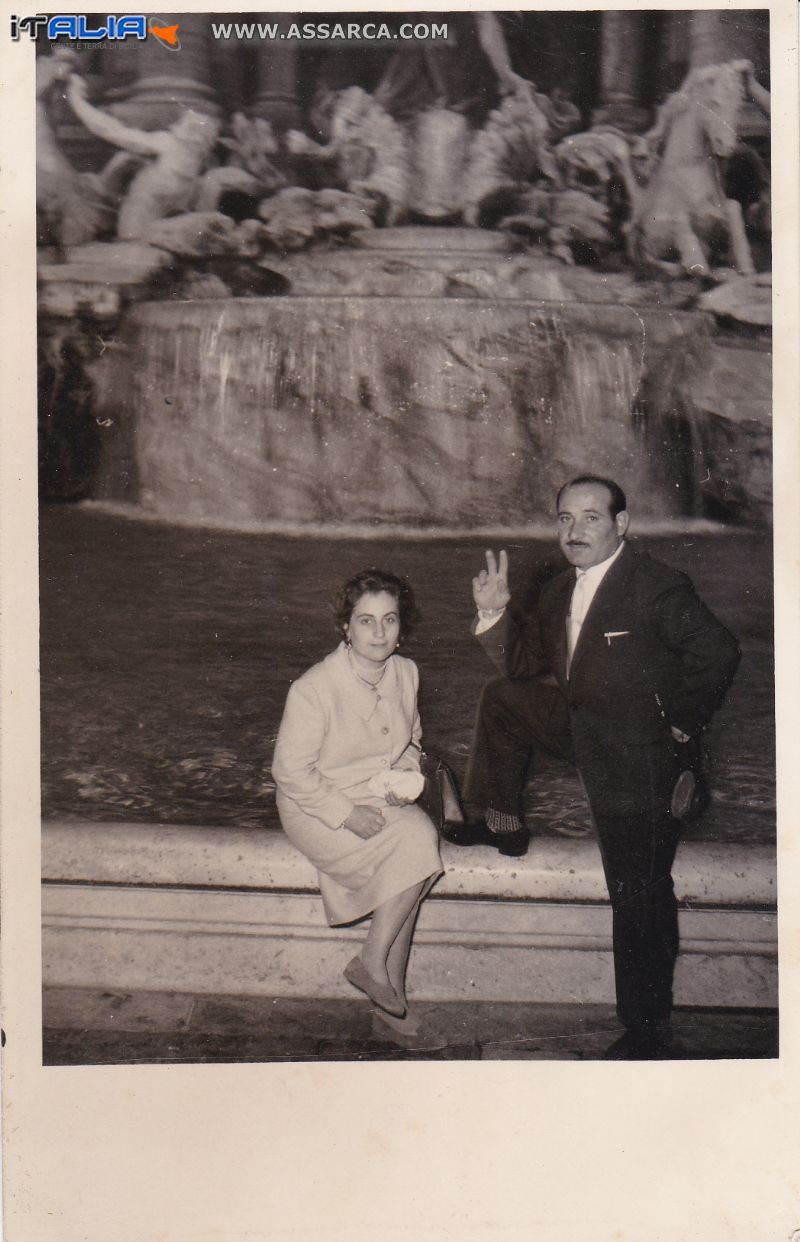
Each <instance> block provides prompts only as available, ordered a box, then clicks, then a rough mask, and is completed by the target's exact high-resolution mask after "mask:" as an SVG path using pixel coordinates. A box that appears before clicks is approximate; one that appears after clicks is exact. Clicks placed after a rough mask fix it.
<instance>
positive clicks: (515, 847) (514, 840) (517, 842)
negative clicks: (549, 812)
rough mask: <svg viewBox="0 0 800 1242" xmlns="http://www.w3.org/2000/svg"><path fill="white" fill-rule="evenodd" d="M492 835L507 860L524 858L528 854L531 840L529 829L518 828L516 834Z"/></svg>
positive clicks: (500, 833)
mask: <svg viewBox="0 0 800 1242" xmlns="http://www.w3.org/2000/svg"><path fill="white" fill-rule="evenodd" d="M491 835H492V836H493V837H494V843H495V845H496V846H497V848H498V850H499V851H500V853H501V854H505V856H506V857H507V858H523V857H524V855H525V854H527V852H528V846H529V845H530V840H531V838H530V834H529V832H528V830H527V828H518V829H517V831H516V832H493V833H492V834H491Z"/></svg>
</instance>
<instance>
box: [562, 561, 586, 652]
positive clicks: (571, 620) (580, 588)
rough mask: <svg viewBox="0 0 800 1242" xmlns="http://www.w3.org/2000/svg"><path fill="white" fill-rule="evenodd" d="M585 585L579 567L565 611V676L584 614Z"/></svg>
mask: <svg viewBox="0 0 800 1242" xmlns="http://www.w3.org/2000/svg"><path fill="white" fill-rule="evenodd" d="M587 586H588V582H587V579H586V571H585V570H581V569H579V570H578V577H577V581H576V583H575V586H574V587H573V590H572V599H571V600H570V605H569V612H568V613H567V676H569V667H570V665H571V664H572V657H573V655H574V654H575V648H576V647H577V645H578V637H579V635H580V632H581V626H582V625H583V620H584V617H585V616H586V588H587Z"/></svg>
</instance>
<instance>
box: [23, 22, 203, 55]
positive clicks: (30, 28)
mask: <svg viewBox="0 0 800 1242" xmlns="http://www.w3.org/2000/svg"><path fill="white" fill-rule="evenodd" d="M179 28H180V27H179V24H178V23H177V22H174V23H173V24H169V23H168V22H166V21H165V20H164V19H163V18H160V17H150V18H149V19H148V18H147V17H145V15H144V13H126V14H123V15H122V16H121V17H115V16H114V15H113V14H111V15H109V16H108V17H106V18H104V19H103V21H102V23H101V24H100V25H98V26H90V25H89V18H88V17H87V16H86V14H85V13H62V14H60V15H59V16H57V17H45V16H43V15H42V14H41V13H38V14H37V15H36V16H35V17H17V16H16V14H14V13H12V14H11V38H12V39H13V40H14V41H15V42H18V41H19V40H20V39H21V38H22V35H23V34H27V35H28V38H30V39H32V40H34V41H35V40H37V39H38V38H39V36H40V35H42V36H43V37H44V38H45V39H50V40H51V42H55V41H56V40H57V39H69V40H70V42H78V41H85V42H87V43H102V42H103V41H109V42H114V43H118V42H120V41H121V40H122V39H138V40H140V41H142V40H144V39H146V38H147V34H148V31H149V33H150V34H151V35H152V36H153V38H154V39H156V40H157V41H158V42H159V43H160V44H161V46H162V47H165V48H168V49H169V51H171V52H177V51H179V50H180V46H181V45H180V40H179V39H178V30H179Z"/></svg>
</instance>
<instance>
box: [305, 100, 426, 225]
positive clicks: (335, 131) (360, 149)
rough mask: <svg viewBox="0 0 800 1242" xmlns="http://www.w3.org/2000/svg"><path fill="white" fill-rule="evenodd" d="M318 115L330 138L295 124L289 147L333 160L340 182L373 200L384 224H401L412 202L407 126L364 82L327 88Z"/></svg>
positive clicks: (372, 211)
mask: <svg viewBox="0 0 800 1242" xmlns="http://www.w3.org/2000/svg"><path fill="white" fill-rule="evenodd" d="M317 115H318V117H319V120H320V124H321V127H322V128H323V129H324V130H326V131H327V136H328V142H327V144H325V145H324V146H323V145H321V144H320V143H317V142H314V140H313V139H312V138H309V137H308V135H307V134H303V133H301V132H300V131H299V130H296V129H292V130H289V132H288V134H287V135H286V145H287V147H288V150H289V152H290V153H291V154H292V155H295V156H302V157H305V158H308V159H311V160H312V161H317V162H321V163H326V164H329V165H330V166H331V168H332V169H333V170H334V176H335V180H336V183H337V185H338V187H339V188H341V189H346V190H348V191H349V192H350V193H351V194H355V195H356V196H358V197H360V198H362V199H364V200H365V201H366V202H367V203H369V204H371V209H370V214H371V215H372V216H374V217H377V218H378V219H379V220H380V222H381V223H382V224H387V225H393V224H396V223H397V222H398V220H399V219H400V218H401V216H402V215H403V213H404V211H405V209H406V204H407V202H408V180H409V168H408V150H407V145H406V139H405V135H404V133H403V130H402V128H401V126H400V125H398V123H397V122H396V121H394V120H393V119H392V118H391V117H390V116H389V114H388V112H386V111H385V109H384V108H382V107H381V105H380V104H379V103H377V102H376V100H375V99H374V98H373V97H372V95H370V94H368V93H367V92H366V91H364V90H362V89H361V87H360V86H349V87H347V89H346V90H343V91H336V92H327V93H326V94H325V95H324V96H323V97H322V98H321V99H320V101H319V103H318V107H317Z"/></svg>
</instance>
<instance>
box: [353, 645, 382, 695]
mask: <svg viewBox="0 0 800 1242" xmlns="http://www.w3.org/2000/svg"><path fill="white" fill-rule="evenodd" d="M347 663H348V664H349V665H350V669H351V671H352V672H353V675H354V676H355V677H357V678H358V680H359V681H360V682H362V683H363V684H364V685H365V686H369V688H370V690H375V689H376V688H377V687H378V686H379V685H380V683H381V682H382V681H383V676H384V673H385V672H386V665H385V664H384V666H383V668H382V669H381V671H380V676H379V677H378V678H377V679H376V680H375V681H369V680H368V679H367V678H366V677H362V676H361V674H360V673H359V671H358V669H357V668H356V666H355V663H354V661H353V653H352V651H351V649H350V648H349V647H348V648H347Z"/></svg>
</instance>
